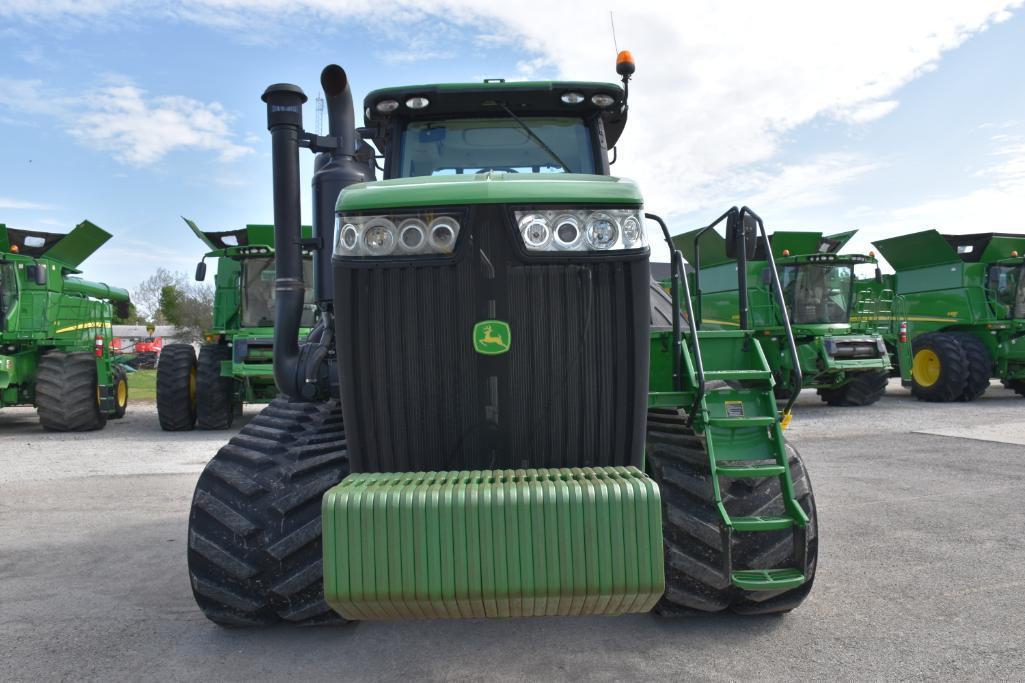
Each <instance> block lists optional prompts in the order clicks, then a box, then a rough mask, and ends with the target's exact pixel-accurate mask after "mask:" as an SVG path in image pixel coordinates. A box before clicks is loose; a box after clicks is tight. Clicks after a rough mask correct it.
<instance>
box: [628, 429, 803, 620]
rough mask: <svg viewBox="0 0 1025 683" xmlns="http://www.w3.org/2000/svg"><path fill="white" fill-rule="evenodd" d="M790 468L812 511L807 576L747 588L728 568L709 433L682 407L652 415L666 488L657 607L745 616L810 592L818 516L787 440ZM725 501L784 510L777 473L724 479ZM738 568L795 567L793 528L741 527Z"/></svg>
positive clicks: (655, 454)
mask: <svg viewBox="0 0 1025 683" xmlns="http://www.w3.org/2000/svg"><path fill="white" fill-rule="evenodd" d="M787 452H788V455H789V460H790V474H791V477H792V479H793V482H794V491H795V493H796V495H797V500H798V502H799V504H800V505H801V507H802V508H803V509H804V511H805V512H806V513H807V514H808V517H809V520H810V523H809V527H808V532H807V533H808V549H807V555H806V562H805V565H804V567H799V569H801V570H803V572H804V575H805V577H807V581H805V582H804V583H803V584H802V585H800V586H798V587H797V588H792V589H790V590H786V591H747V590H744V589H741V588H738V587H736V586H734V585H733V584H732V583H731V580H730V574H729V572H728V571H726V569H725V568H724V566H723V550H724V549H723V545H722V543H723V541H722V538H723V536H722V528H723V524H722V520H721V518H720V516H719V513H718V511H717V510H716V507H715V503H714V502H713V501H714V499H713V494H712V480H711V475H710V469H709V463H708V453H707V452H706V450H705V442H704V439H703V438H701V437H699V436H696V435H695V434H694V432H693V430H692V429H691V428H689V427H687V425H686V417H685V416H684V415H683V414H681V413H680V412H679V411H674V410H652V411H650V412H649V413H648V442H647V460H648V469H649V471H650V473H651V475H652V477H653V478H654V479H655V480H656V481H657V482H658V485H659V488H660V490H661V492H662V511H663V513H662V514H663V517H662V524H663V536H664V540H665V560H666V591H665V594H664V595H663V596H662V599H661V600H659V602H658V604H657V605H656V606H655V612H656V613H658V614H660V615H662V616H685V615H692V614H702V613H711V612H722V611H725V610H730V611H733V612H736V613H739V614H773V613H781V612H789V611H790V610H792V609H794V608H795V607H797V606H798V605H799V604H800V603H801V601H802V600H804V598H805V597H806V596H807V595H808V593H809V592H810V591H811V587H812V583H813V582H814V580H815V568H816V564H817V560H818V519H817V517H816V512H815V498H814V494H813V493H812V489H811V482H810V481H809V479H808V473H807V472H806V471H805V469H804V465H803V464H802V462H801V459H800V456H798V454H797V451H796V450H794V449H793V448H792V447H791V446H790V445H789V444H787ZM720 484H721V486H722V496H723V502H724V503H725V505H726V508H727V509H728V510H729V511H730V512H731V513H734V514H736V515H738V516H739V515H780V514H783V502H782V494H781V491H780V486H779V480H778V479H777V478H776V477H765V478H761V479H726V478H723V479H721V480H720ZM731 553H732V559H733V563H734V566H736V567H738V568H739V567H743V568H747V567H758V568H769V569H773V568H781V567H793V566H794V563H795V559H794V534H793V533H792V532H791V531H789V530H785V531H775V532H753V533H752V532H746V533H745V532H735V533H734V534H733V542H732V548H731Z"/></svg>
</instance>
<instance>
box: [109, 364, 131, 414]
mask: <svg viewBox="0 0 1025 683" xmlns="http://www.w3.org/2000/svg"><path fill="white" fill-rule="evenodd" d="M112 374H113V377H114V412H113V413H111V414H110V416H109V419H111V420H120V419H121V418H122V417H124V416H125V412H126V411H127V410H128V373H127V372H125V369H124V368H123V367H121V366H120V365H115V366H114V370H113V372H112Z"/></svg>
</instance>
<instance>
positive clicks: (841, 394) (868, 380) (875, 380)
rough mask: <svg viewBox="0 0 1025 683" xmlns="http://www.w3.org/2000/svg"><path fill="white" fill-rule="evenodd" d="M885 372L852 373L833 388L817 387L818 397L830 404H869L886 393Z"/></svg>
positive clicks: (887, 374)
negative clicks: (841, 384)
mask: <svg viewBox="0 0 1025 683" xmlns="http://www.w3.org/2000/svg"><path fill="white" fill-rule="evenodd" d="M887 384H889V373H887V372H885V371H884V372H857V373H852V377H851V380H850V381H849V382H847V384H844V385H843V386H841V387H837V388H835V389H819V391H818V394H819V398H821V399H822V400H823V401H825V402H826V403H827V404H829V405H831V406H870V405H872V404H873V403H875V402H876V401H878V400H879V399H881V398H882V397H883V396H884V395H885V394H886V386H887Z"/></svg>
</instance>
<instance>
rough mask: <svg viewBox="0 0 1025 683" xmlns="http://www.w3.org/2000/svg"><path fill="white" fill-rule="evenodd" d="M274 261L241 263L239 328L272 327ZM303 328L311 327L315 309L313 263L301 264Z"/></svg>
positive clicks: (256, 260) (301, 323)
mask: <svg viewBox="0 0 1025 683" xmlns="http://www.w3.org/2000/svg"><path fill="white" fill-rule="evenodd" d="M274 277H275V275H274V258H273V257H269V258H248V259H246V260H245V261H243V262H242V327H273V326H274ZM303 281H304V282H305V283H306V296H305V297H304V299H303V315H302V320H301V322H300V323H299V324H300V326H302V327H312V326H313V323H314V314H315V313H316V306H315V305H314V302H313V262H312V261H311V260H310V259H305V260H304V261H303Z"/></svg>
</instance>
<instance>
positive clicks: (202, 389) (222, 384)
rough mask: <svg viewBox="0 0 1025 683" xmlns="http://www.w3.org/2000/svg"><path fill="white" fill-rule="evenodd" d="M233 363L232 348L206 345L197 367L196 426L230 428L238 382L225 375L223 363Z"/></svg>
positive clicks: (202, 348)
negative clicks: (234, 392)
mask: <svg viewBox="0 0 1025 683" xmlns="http://www.w3.org/2000/svg"><path fill="white" fill-rule="evenodd" d="M223 360H231V349H230V348H229V347H227V346H225V345H223V344H204V345H203V346H202V347H201V348H200V349H199V361H198V363H197V366H196V426H197V427H199V428H200V429H227V428H228V427H230V426H231V422H232V418H233V417H234V415H235V413H234V410H233V409H232V405H231V400H232V393H233V391H232V390H233V389H234V384H235V381H234V380H233V379H232V378H231V377H222V376H221V361H223Z"/></svg>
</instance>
